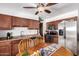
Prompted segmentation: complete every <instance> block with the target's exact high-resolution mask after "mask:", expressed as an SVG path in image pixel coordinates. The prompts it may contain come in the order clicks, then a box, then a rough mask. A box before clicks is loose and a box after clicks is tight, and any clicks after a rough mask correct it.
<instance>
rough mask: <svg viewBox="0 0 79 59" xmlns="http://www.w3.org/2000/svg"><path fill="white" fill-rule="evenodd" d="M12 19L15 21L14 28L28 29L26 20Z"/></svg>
mask: <svg viewBox="0 0 79 59" xmlns="http://www.w3.org/2000/svg"><path fill="white" fill-rule="evenodd" d="M12 19H13V27H27V26H28V22H27V20H26V19H24V18H20V17H12Z"/></svg>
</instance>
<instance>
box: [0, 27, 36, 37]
mask: <svg viewBox="0 0 79 59" xmlns="http://www.w3.org/2000/svg"><path fill="white" fill-rule="evenodd" d="M21 31H23V35H32V34H37V30H29V29H28V28H26V27H14V28H13V29H12V30H0V37H6V36H7V32H12V36H20V35H21Z"/></svg>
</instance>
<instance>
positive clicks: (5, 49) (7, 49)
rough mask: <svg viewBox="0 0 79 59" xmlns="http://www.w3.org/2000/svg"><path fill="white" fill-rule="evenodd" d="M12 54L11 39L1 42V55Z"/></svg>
mask: <svg viewBox="0 0 79 59" xmlns="http://www.w3.org/2000/svg"><path fill="white" fill-rule="evenodd" d="M10 55H11V44H10V42H9V41H3V42H0V56H10Z"/></svg>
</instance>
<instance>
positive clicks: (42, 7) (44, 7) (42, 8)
mask: <svg viewBox="0 0 79 59" xmlns="http://www.w3.org/2000/svg"><path fill="white" fill-rule="evenodd" d="M55 4H57V3H47V4H46V3H38V4H37V6H36V7H23V8H27V9H32V8H34V9H37V11H36V12H35V15H37V14H38V13H40V12H43V11H44V12H46V13H48V14H49V13H51V11H50V10H49V9H48V7H49V6H52V5H55Z"/></svg>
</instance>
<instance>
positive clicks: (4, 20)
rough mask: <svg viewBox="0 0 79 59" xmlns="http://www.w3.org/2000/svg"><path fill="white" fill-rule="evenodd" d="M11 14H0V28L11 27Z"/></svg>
mask: <svg viewBox="0 0 79 59" xmlns="http://www.w3.org/2000/svg"><path fill="white" fill-rule="evenodd" d="M11 26H12V24H11V16H9V15H2V14H0V30H4V29H11V28H12V27H11Z"/></svg>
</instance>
